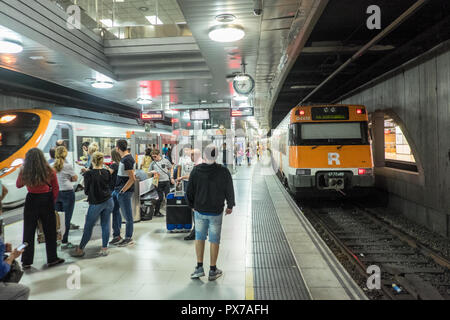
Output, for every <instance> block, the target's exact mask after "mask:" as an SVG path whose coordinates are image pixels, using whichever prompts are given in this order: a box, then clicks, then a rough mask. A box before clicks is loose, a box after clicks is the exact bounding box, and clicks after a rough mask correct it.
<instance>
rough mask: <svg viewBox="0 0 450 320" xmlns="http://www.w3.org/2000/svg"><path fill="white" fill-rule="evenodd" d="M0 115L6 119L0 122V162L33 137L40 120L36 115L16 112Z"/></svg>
mask: <svg viewBox="0 0 450 320" xmlns="http://www.w3.org/2000/svg"><path fill="white" fill-rule="evenodd" d="M6 116H7V115H5V114H2V115H0V117H1V118H2V119H3V118H4V119H6V120H4V121H1V122H0V162H1V161H4V160H6V159H7V158H8V157H10V156H11V155H12V154H13V153H15V152H17V151H18V150H19V149H20V148H22V147H23V146H24V145H25V144H26V143H27V142H28V141H29V140H30V139H31V137H32V136H33V135H34V133H35V132H36V130H37V128H38V127H39V123H40V121H41V119H40V118H39V116H38V115H36V114H31V113H25V112H16V113H14V114H13V115H10V117H9V118H7V117H6Z"/></svg>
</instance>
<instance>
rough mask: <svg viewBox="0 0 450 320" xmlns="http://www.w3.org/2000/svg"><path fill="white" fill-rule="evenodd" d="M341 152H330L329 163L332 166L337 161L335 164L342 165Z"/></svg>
mask: <svg viewBox="0 0 450 320" xmlns="http://www.w3.org/2000/svg"><path fill="white" fill-rule="evenodd" d="M339 157H340V155H339V153H336V152H330V153H328V165H329V166H332V165H333V162H335V165H337V166H340V165H341V161H340V160H339Z"/></svg>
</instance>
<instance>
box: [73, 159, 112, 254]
mask: <svg viewBox="0 0 450 320" xmlns="http://www.w3.org/2000/svg"><path fill="white" fill-rule="evenodd" d="M92 164H93V169H92V170H89V171H87V172H86V174H85V176H84V184H85V185H84V186H85V188H84V193H85V194H86V195H87V196H88V202H89V209H88V212H87V215H86V222H85V224H84V230H83V237H82V238H81V242H80V245H79V246H78V247H77V248H76V249H75V250H74V251H73V252H72V253H71V256H73V257H82V256H84V248H85V247H86V245H87V243H88V242H89V240H90V239H91V236H92V230H93V229H94V225H95V222H96V221H97V219H98V217H100V224H101V226H102V242H103V245H102V250H100V252H99V254H98V255H99V256H107V255H108V241H109V221H110V218H111V212H112V210H113V208H114V202H113V200H112V198H111V189H110V188H111V173H110V172H109V170H108V169H104V168H103V153H100V152H95V153H94V154H93V155H92Z"/></svg>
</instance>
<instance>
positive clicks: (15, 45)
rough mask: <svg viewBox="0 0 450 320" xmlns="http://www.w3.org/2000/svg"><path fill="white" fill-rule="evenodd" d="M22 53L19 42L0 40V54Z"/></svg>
mask: <svg viewBox="0 0 450 320" xmlns="http://www.w3.org/2000/svg"><path fill="white" fill-rule="evenodd" d="M22 51H23V46H22V44H21V43H20V42H18V41H15V40H9V39H0V53H19V52H22Z"/></svg>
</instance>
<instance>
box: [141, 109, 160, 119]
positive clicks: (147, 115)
mask: <svg viewBox="0 0 450 320" xmlns="http://www.w3.org/2000/svg"><path fill="white" fill-rule="evenodd" d="M141 119H142V120H144V121H155V120H164V111H162V110H150V111H142V112H141Z"/></svg>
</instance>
